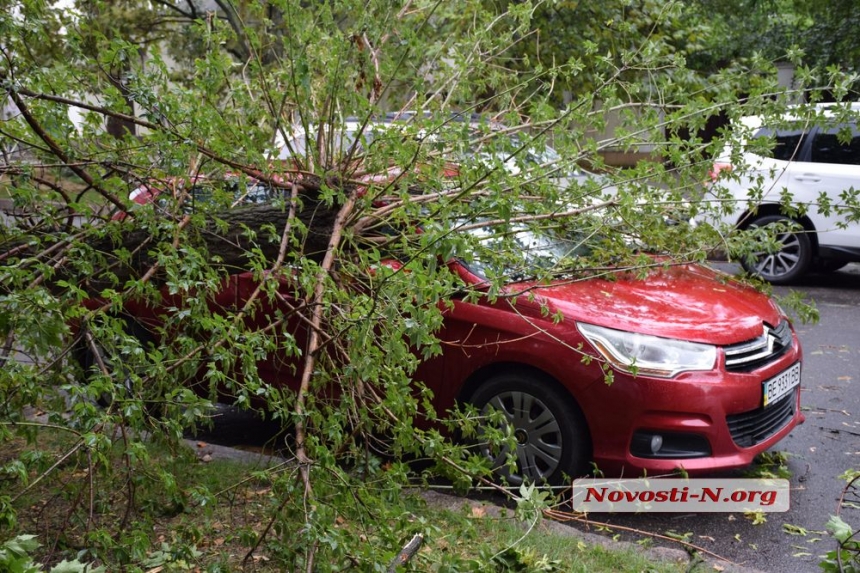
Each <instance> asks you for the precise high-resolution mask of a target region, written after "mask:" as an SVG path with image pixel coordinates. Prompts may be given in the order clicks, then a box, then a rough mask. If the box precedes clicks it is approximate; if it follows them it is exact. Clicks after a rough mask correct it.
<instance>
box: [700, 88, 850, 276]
mask: <svg viewBox="0 0 860 573" xmlns="http://www.w3.org/2000/svg"><path fill="white" fill-rule="evenodd" d="M832 109H833V108H832V106H828V105H824V104H822V105H819V106H818V111H819V112H820V114H821V115H822V116H824V118H825V121H823V122H816V123H820V124H821V125H813V124H812V123H810V122H808V121H800V120H799V119H798V120H794V119H792V118H791V117H790V116H789V117H788V118H787V119H786V121H784V122H780V125H779V126H777V127H773V126H769V125H765V124H763V121H762V118H761V117H758V116H751V117H746V118H743V120H742V121H741V122H740V126H739V127H740V128H741V129H744V130H745V132H747V133H749V134H750V136H751V137H752V138H771V139H773V141H774V146H773V148H772V152H771V154H770V155H768V156H765V155H758V154H755V153H749V152H747V153H744V154H743V155H742V158H741V162H740V165H741V166H742V167H741V168H739V167H737V166H734V165H732V162H731V149H727V150H726V153H725V154H724V156H723V157H721V158H720V159H718V160H717V162H716V163H715V165H714V169H713V171H712V176H713V179H714V183H713V185H712V189H711V190H712V194H713V195H715V196H718V197H719V198H720V201H719V206H720V208H721V209H722V208H723V207H726V209H725V211H723V212H722V213H721V215H720V216H719V217H718V218H717V220H716V222H717V223H725V224H728V225H730V226H733V227H737V228H739V229H749V228H754V227H765V226H769V225H779V226H780V228H779V229H777V230H778V231H779V234H778V243H779V247H778V248H774V249H771V250H767V251H763V252H760V253H758V254H757V255H756V256H755V257H754V258H752V259H742V260H741V264H742V265H743V266H744V268H745V269H746V270H747V271H748V272H750V273H753V274H756V275H759V276H760V277H761V278H763V279H765V280H767V281H770V282H771V283H774V284H785V283H790V282H792V281H794V280H796V279H798V278H800V277H801V276H803V275H804V274H806V273H807V272H832V271H836V270H838V269H840V268H842V267H843V266H845V265H846V264H848V263H849V262H854V261H860V222H858V220H857V217H858V215H860V213H855V215H854V220H851V217H850V216H848V215H847V214H846V213H845V212H839V211H840V208H843V209H844V208H845V207H847V206H848V205H849V203H850V200H849V199H848V197H847V195H846V193H849V194H850V193H851V191H852V190H860V130H858V126H857V123H856V121H854V120H848V121H836V120H832V119H831V120H827V118H828V117H829V116H832V114H831V110H832ZM851 109H852V110H853V111H858V112H860V104H852V106H851ZM723 193H727V196H728V199H729V202H728V203H726V202H724V201H723V200H722V199H723V198H725V197H726V195H723ZM822 194H823V195H824V196H826V200H827V202H828V203H829V208H821V200H820V196H821V195H822ZM786 195H787V196H788V197H789V198H790V203H791V206H792V207H793V209H791V210H789V211H786V210H785V209H783V208H782V206H781V201H782V200H783V198H784V197H785V196H786ZM732 200H733V201H734V202H732Z"/></svg>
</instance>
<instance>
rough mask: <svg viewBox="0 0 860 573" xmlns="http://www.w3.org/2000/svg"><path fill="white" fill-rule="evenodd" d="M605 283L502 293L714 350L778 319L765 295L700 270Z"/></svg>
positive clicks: (676, 269) (626, 276) (677, 269)
mask: <svg viewBox="0 0 860 573" xmlns="http://www.w3.org/2000/svg"><path fill="white" fill-rule="evenodd" d="M611 279H612V280H607V279H588V280H581V281H557V282H555V283H553V284H551V285H538V284H535V283H519V284H516V285H509V287H508V288H509V289H511V290H510V291H509V292H516V291H518V290H520V289H522V288H524V287H525V288H528V289H529V290H530V292H532V293H534V294H535V295H537V297H538V301H539V302H542V303H546V304H547V306H548V307H549V310H550V313H552V314H555V313H557V312H560V313H561V314H562V315H564V316H565V317H566V318H567V319H568V320H571V319H573V320H577V321H582V322H588V323H592V324H597V325H600V326H606V327H610V328H616V329H619V330H627V331H631V332H639V333H642V334H651V335H654V336H662V337H666V338H676V339H682V340H688V341H692V342H705V343H709V344H716V345H726V344H733V343H737V342H741V341H744V340H749V339H752V338H755V337H757V336H760V335H761V333H762V323H763V322H767V323H768V324H770V325H774V326H775V325H776V324H777V323H779V321H780V320H781V315H780V311H779V310H778V308H777V307H776V305H775V303H773V302H772V301H771V300H770V298H769V297H768V296H766V295H764V294H762V293H760V292H758V291H756V290H755V289H753V288H751V287H748V286H745V285H742V284H741V283H739V282H737V281H736V280H734V279H732V278H731V276H730V275H727V274H725V273H721V272H718V271H715V270H713V269H710V268H707V267H703V266H700V265H681V266H672V267H667V268H660V269H658V270H654V271H652V272H651V273H650V274H649V275H648V276H647V277H645V278H636V277H634V276H633V275H632V274H630V273H620V272H619V273H617V274H616V275H614V276H613V277H611Z"/></svg>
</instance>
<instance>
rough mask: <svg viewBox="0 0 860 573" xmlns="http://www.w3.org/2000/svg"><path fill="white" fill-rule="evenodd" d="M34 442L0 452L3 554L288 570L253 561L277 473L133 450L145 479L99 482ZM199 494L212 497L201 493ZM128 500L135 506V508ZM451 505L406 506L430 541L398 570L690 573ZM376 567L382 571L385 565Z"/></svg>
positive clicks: (420, 501)
mask: <svg viewBox="0 0 860 573" xmlns="http://www.w3.org/2000/svg"><path fill="white" fill-rule="evenodd" d="M35 435H36V436H37V437H36V439H35V440H33V439H31V441H29V442H28V441H25V440H23V439H21V438H12V439H11V440H8V441H6V442H4V443H3V447H2V448H0V470H3V469H6V470H7V471H5V472H3V471H0V498H2V495H4V494H5V495H12V496H14V495H16V493H17V492H21V491H23V492H24V493H23V495H20V496H19V497H17V498H16V499H15V500H14V502H13V504H14V507H15V509H16V512H17V523H16V524H15V525H14V526H13V527H7V528H4V527H2V526H0V544H2V542H4V541H7V540H8V539H10V538H13V537H15V536H17V535H21V534H35V535H37V536H38V541H39V542H40V543H41V548H40V549H39V550H37V554H36V555H34V557H35V558H36V560H37V561H40V562H42V563H46V564H48V565H52V564H54V563H57V562H59V561H60V560H62V559H74V558H76V557H77V558H79V559H80V560H81V561H82V562H96V563H99V564H102V565H104V566H105V567H106V570H107V571H119V570H122V571H142V572H147V573H149V572H154V571H159V572H162V571H163V572H167V571H201V572H202V571H212V572H215V571H240V570H241V571H255V572H262V573H268V572H275V571H278V572H280V571H285V570H288V568H286V567H285V565H284V563H283V562H282V561H280V560H279V559H278V557H277V549H276V548H274V549H273V548H271V547H269V546H268V545H267V544H266V543H263V544H262V545H261V546H260V548H259V550H258V551H256V552H254V554H253V556H252V557H250V558H249V559H246V556H247V555H248V553H249V551H250V550H251V548H252V547H253V545H254V543H255V541H256V540H257V539H258V538H259V535H260V534H261V532H263V531H264V530H265V528H266V527H267V524H268V521H269V515H271V511H272V509H273V508H275V507H277V506H278V501H279V500H278V499H277V495H276V493H275V491H276V488H275V487H273V482H272V480H271V475H272V474H267V473H265V472H255V471H254V468H253V467H250V466H249V465H247V464H243V463H239V462H236V461H227V460H219V459H215V460H212V461H211V462H209V463H204V462H202V461H200V460H198V459H197V457H196V455H195V454H194V452H192V451H191V449H190V448H182V449H181V450H180V451H175V450H171V449H169V448H165V447H161V446H157V445H155V444H151V443H147V444H134V447H132V448H127V449H126V451H131V452H132V453H134V452H135V451H136V452H138V453H139V454H140V455H144V454H145V455H148V456H151V459H150V461H148V462H147V463H146V464H145V465H144V466H143V469H142V470H141V469H139V470H136V472H137V473H127V472H126V470H125V466H124V465H123V463H122V456H121V455H118V456H117V459H116V460H114V463H113V464H112V465H110V466H109V467H110V469H109V470H107V472H106V473H105V472H100V475H99V476H98V479H96V476H91V475H90V471H91V470H90V465H89V464H90V462H91V461H92V456H93V455H95V453H94V452H95V451H98V448H95V449H93V448H90V449H89V450H87V451H84V450H83V449H82V450H79V451H78V452H77V453H76V454H74V455H71V456H68V457H65V458H63V457H61V456H62V454H63V452H67V451H68V450H69V448H70V447H71V446H72V445H73V443H74V442H73V441H70V434H69V433H67V432H60V431H57V430H54V429H51V428H42V429H40V430H39V431H38V433H37V434H35ZM110 447H111V446H109V448H110ZM141 448H143V449H141ZM115 450H116V452H117V453H119V450H118V449H117V448H115ZM144 450H145V451H144ZM19 458H23V459H25V460H26V461H27V466H28V469H27V472H26V476H24V475H23V474H22V473H21V471H20V467H19V466H16V465H15V460H17V459H19ZM14 467H19V471H18V472H17V475H15V472H11V471H9V469H10V468H14ZM51 468H52V469H51ZM48 469H51V472H50V473H49V474H45V475H46V477H45V478H44V479H39V480H38V481H36V480H37V478H39V476H41V475H43V472H45V471H46V470H48ZM258 469H259V468H258ZM25 484H26V485H25ZM202 488H205V489H206V490H208V491H209V492H213V493H215V495H212V496H203V495H200V494H199V492H200V491H203V489H202ZM131 492H133V493H134V498H135V503H134V504H130V503H129V494H130V493H131ZM447 499H448V500H449V503H448V505H447V506H442V505H440V504H438V503H435V502H433V501H432V499H431V501H430V502H428V501H427V500H426V499H425V498H423V497H421V496H420V495H419V492H414V493H413V494H409V495H408V496H405V497H404V499H403V501H402V504H403V506H404V507H405V508H406V510H407V512H409V513H410V514H412V515H414V519H415V520H416V521H420V522H422V523H427V524H431V525H432V527H430V528H427V531H432V532H434V533H432V534H429V535H427V536H426V538H425V540H424V544H423V547H422V549H421V551H420V553H419V555H418V556H416V557H415V558H414V559H413V560H412V563H411V564H410V566H409V567H410V568H411V569H404V568H400V569H398V571H402V570H414V571H423V570H438V571H449V572H451V573H453V572H456V571H479V570H480V571H483V570H487V569H486V567H487V566H488V564H490V565H492V568H491V569H490V570H495V571H500V572H505V571H563V572H580V571H581V572H586V571H588V572H598V573H599V572H604V571H605V572H610V571H612V572H625V571H629V572H643V571H645V572H674V571H682V570H683V567H682V566H681V565H680V564H676V563H668V562H655V561H649V560H648V559H647V558H645V557H644V556H643V555H641V554H637V553H636V552H634V551H632V550H616V549H614V548H613V549H608V548H606V547H603V546H600V545H590V544H588V543H586V542H584V541H583V540H582V539H579V538H577V537H572V536H570V535H563V534H559V533H558V532H556V531H554V530H553V529H551V528H549V527H547V524H546V523H535V524H524V523H522V522H521V521H519V520H517V519H516V518H515V517H514V515H513V513H512V512H508V511H506V510H504V509H502V510H500V511H499V510H497V509H494V510H492V511H486V510H484V509H482V507H483V506H480V505H476V503H467V500H463V501H462V503H461V502H459V501H456V502H455V503H454V505H453V506H452V505H451V504H450V499H452V498H447ZM493 507H494V506H493ZM529 525H531V527H529ZM121 530H122V531H124V533H123V534H122V537H119V536H118V532H119V531H121ZM407 540H408V539H407ZM112 541H113V542H112ZM389 549H390V550H394V551H396V550H397V549H398V548H397V547H393V548H389ZM381 553H384V551H383V552H381ZM386 554H390V552H389V553H386ZM365 564H366V563H362V565H365ZM469 564H474V566H475V568H470V565H469ZM379 565H380V566H381V567H383V569H384V567H385V566H386V565H387V564H379ZM684 565H686V564H684ZM354 570H362V569H361V567H357V568H355V569H354Z"/></svg>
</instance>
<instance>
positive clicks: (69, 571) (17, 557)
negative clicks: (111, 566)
mask: <svg viewBox="0 0 860 573" xmlns="http://www.w3.org/2000/svg"><path fill="white" fill-rule="evenodd" d="M38 547H39V542H38V541H36V536H35V535H18V536H17V537H14V538H13V539H10V540H9V541H6V542H5V543H3V545H0V568H2V569H3V571H8V573H45V571H46V570H45V569H43V568H42V566H41V565H39V564H38V563H35V562H34V561H33V559H32V557H31V556H30V554H31V553H33V552H34V551H35V550H36V549H38ZM105 571H106V569H105V568H104V567H93V566H91V565H87V564H84V563H81V562H80V561H78V560H77V559H75V560H73V561H65V560H64V561H61V562H60V563H58V564H57V565H55V566H54V567H51V569H50V570H48V571H47V573H104V572H105Z"/></svg>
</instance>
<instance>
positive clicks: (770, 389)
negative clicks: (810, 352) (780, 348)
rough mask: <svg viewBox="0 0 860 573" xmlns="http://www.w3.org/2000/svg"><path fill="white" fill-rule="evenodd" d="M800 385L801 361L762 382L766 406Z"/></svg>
mask: <svg viewBox="0 0 860 573" xmlns="http://www.w3.org/2000/svg"><path fill="white" fill-rule="evenodd" d="M799 385H800V362H797V363H795V364H794V365H793V366H791V367H790V368H789V369H788V370H783V371H782V372H780V373H779V374H777V375H776V376H774V377H773V378H771V379H770V380H765V381H764V382H763V383H762V393H763V394H764V406H765V407H767V406H770V405H771V404H773V403H774V402H776V401H777V400H779V399H780V398H782V397H783V396H785V395H786V394H788V393H789V392H791V391H792V390H794V388H795V387H796V386H799Z"/></svg>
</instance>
